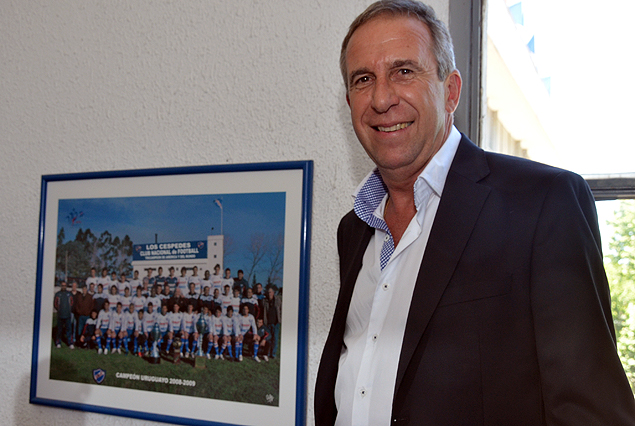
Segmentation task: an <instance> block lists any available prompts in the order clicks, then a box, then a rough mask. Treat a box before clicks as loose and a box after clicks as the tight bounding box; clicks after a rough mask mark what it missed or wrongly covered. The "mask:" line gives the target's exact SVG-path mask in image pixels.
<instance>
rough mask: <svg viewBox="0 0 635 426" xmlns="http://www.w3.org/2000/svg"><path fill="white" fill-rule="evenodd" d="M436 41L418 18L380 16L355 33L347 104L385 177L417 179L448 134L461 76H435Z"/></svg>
mask: <svg viewBox="0 0 635 426" xmlns="http://www.w3.org/2000/svg"><path fill="white" fill-rule="evenodd" d="M431 44H432V39H431V36H430V33H429V30H428V28H427V26H426V25H425V24H423V23H422V22H421V21H419V20H418V19H416V18H408V17H392V16H380V17H378V18H375V19H373V20H371V21H370V22H367V23H365V24H364V25H362V26H361V27H359V28H358V29H357V31H355V33H353V36H352V37H351V39H350V42H349V44H348V50H347V53H346V68H347V76H348V81H349V90H348V94H347V101H348V104H349V106H350V109H351V119H352V122H353V128H354V129H355V133H356V135H357V138H358V139H359V141H360V142H361V144H362V146H363V147H364V149H365V150H366V152H367V154H368V156H369V157H370V158H371V159H372V160H373V161H374V162H375V164H376V165H377V166H378V168H379V170H380V171H381V172H382V174H383V173H384V172H389V173H398V174H396V175H395V176H400V177H403V178H413V179H414V178H416V176H418V175H419V174H420V173H421V171H422V170H423V168H424V167H425V166H426V164H427V163H428V162H429V160H430V158H432V156H433V155H434V154H435V153H436V152H437V151H438V150H439V148H440V147H441V145H443V142H444V141H445V138H446V137H447V135H448V134H449V132H450V130H451V125H452V113H453V112H454V110H455V109H456V106H457V104H458V97H459V94H460V76H459V74H458V72H453V73H452V74H450V76H448V78H447V79H446V81H445V82H443V81H440V80H439V78H438V76H437V62H436V59H435V57H434V55H433V54H432V50H431Z"/></svg>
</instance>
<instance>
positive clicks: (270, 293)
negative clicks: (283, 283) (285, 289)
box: [267, 288, 274, 299]
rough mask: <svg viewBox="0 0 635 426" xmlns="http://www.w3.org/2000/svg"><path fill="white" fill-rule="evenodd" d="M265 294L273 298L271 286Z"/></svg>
mask: <svg viewBox="0 0 635 426" xmlns="http://www.w3.org/2000/svg"><path fill="white" fill-rule="evenodd" d="M267 296H268V297H269V299H273V296H274V293H273V289H272V288H270V289H269V290H267Z"/></svg>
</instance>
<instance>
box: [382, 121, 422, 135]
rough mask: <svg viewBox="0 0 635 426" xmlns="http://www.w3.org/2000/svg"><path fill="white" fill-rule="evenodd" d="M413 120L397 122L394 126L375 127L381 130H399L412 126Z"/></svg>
mask: <svg viewBox="0 0 635 426" xmlns="http://www.w3.org/2000/svg"><path fill="white" fill-rule="evenodd" d="M412 123H413V122H412V121H410V122H408V123H399V124H395V125H394V126H390V127H383V126H377V127H375V129H377V130H379V131H380V132H388V133H390V132H396V131H397V130H401V129H405V128H406V127H408V126H410V125H411V124H412Z"/></svg>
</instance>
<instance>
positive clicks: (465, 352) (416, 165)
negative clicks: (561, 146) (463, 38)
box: [315, 0, 635, 426]
mask: <svg viewBox="0 0 635 426" xmlns="http://www.w3.org/2000/svg"><path fill="white" fill-rule="evenodd" d="M340 63H341V66H342V75H343V76H344V79H345V85H346V90H347V93H346V99H347V102H348V104H349V106H350V110H351V119H352V123H353V128H354V130H355V133H356V135H357V137H358V139H359V140H360V142H361V144H362V146H363V147H364V149H365V150H366V152H367V153H368V155H369V157H370V158H371V159H372V160H373V162H374V163H375V164H376V166H377V169H376V170H375V171H374V172H373V173H371V174H369V176H368V177H367V178H366V179H365V181H364V182H363V183H362V184H361V185H360V186H359V188H358V190H357V191H356V199H355V208H354V211H353V212H350V213H349V214H347V215H346V216H345V217H344V219H343V220H342V222H341V223H340V227H339V230H338V250H339V256H340V280H341V287H340V294H339V298H338V302H337V305H336V307H335V314H334V318H333V322H332V326H331V331H330V332H329V337H328V339H327V342H326V345H325V349H324V353H323V356H322V360H321V363H320V368H319V372H318V378H317V382H316V392H315V413H316V422H315V423H316V425H317V426H322V425H333V424H337V425H351V424H355V425H389V424H390V425H405V424H422V425H476V424H478V425H488V426H493V425H520V424H523V425H556V424H557V425H570V426H573V425H591V424H593V425H634V424H635V404H634V402H633V395H632V393H631V390H630V387H629V385H628V381H627V380H626V377H625V375H624V372H623V370H622V367H621V365H620V362H619V358H618V356H617V354H616V350H615V333H614V329H613V323H612V320H611V314H610V312H611V309H610V299H609V292H608V285H607V282H606V277H605V275H604V271H603V266H602V256H601V248H600V240H599V232H598V226H597V217H596V213H595V207H594V203H593V197H592V195H591V193H590V191H589V189H588V186H587V185H586V183H585V182H584V181H583V180H582V179H581V178H580V177H579V176H576V175H574V174H572V173H570V172H566V171H563V170H558V169H554V168H551V167H548V166H544V165H540V164H536V163H532V162H529V161H526V160H522V159H518V158H513V157H507V156H502V155H498V154H492V153H486V152H484V151H482V150H481V149H479V148H478V147H476V146H475V145H474V144H472V143H471V142H470V141H469V140H468V139H467V138H466V137H465V136H462V135H460V134H459V133H458V131H457V130H456V129H455V128H454V126H453V113H454V111H455V109H456V107H457V104H458V101H459V95H460V91H461V77H460V75H459V73H458V71H457V70H456V69H455V67H454V60H453V53H452V45H451V41H450V37H449V34H448V32H447V29H446V28H445V26H444V25H443V24H442V23H441V22H440V21H438V20H437V19H436V17H435V16H434V12H433V11H432V10H431V9H430V8H428V7H427V6H424V5H422V4H420V3H418V2H413V1H410V0H396V1H382V2H378V3H375V4H373V5H371V6H370V7H369V8H368V9H367V10H366V11H365V12H364V13H363V14H362V15H360V17H358V18H357V19H356V20H355V21H354V22H353V24H352V25H351V28H350V30H349V33H348V35H347V36H346V38H345V40H344V43H343V45H342V54H341V62H340ZM403 306H409V309H406V310H404V309H403Z"/></svg>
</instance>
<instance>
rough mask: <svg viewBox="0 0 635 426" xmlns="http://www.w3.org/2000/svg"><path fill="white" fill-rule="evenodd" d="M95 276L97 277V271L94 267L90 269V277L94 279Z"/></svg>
mask: <svg viewBox="0 0 635 426" xmlns="http://www.w3.org/2000/svg"><path fill="white" fill-rule="evenodd" d="M95 275H97V270H96V269H95V268H94V267H93V268H90V276H91V277H93V278H95Z"/></svg>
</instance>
